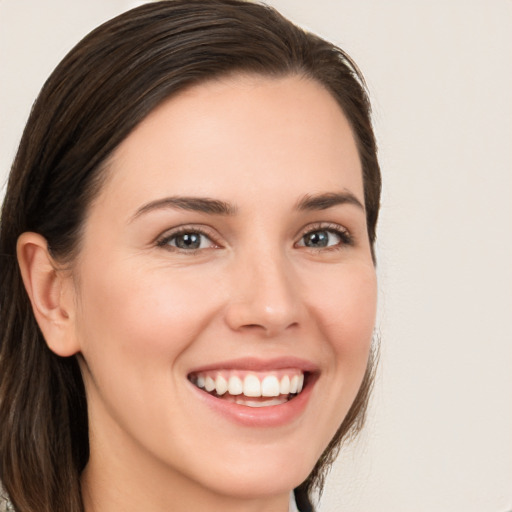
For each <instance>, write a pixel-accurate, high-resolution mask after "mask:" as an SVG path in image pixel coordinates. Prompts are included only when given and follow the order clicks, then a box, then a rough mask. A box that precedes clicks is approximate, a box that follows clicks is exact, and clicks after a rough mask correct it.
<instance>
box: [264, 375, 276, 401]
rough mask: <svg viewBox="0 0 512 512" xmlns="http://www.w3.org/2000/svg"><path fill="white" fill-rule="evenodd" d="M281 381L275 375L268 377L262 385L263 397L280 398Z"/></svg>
mask: <svg viewBox="0 0 512 512" xmlns="http://www.w3.org/2000/svg"><path fill="white" fill-rule="evenodd" d="M279 395H280V389H279V381H278V380H277V377H276V376H275V375H268V376H267V377H265V378H264V379H263V382H262V383H261V396H279Z"/></svg>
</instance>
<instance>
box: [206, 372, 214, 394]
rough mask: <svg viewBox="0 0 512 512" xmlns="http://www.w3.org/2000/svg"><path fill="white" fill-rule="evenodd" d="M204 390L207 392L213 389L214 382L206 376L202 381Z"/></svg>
mask: <svg viewBox="0 0 512 512" xmlns="http://www.w3.org/2000/svg"><path fill="white" fill-rule="evenodd" d="M204 389H206V391H208V392H210V391H213V390H214V389H215V381H214V380H213V379H212V378H211V377H210V376H207V377H206V379H204Z"/></svg>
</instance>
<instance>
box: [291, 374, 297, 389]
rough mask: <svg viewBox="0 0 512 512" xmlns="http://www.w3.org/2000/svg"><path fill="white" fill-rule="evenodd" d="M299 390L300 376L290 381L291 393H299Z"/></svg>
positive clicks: (295, 376)
mask: <svg viewBox="0 0 512 512" xmlns="http://www.w3.org/2000/svg"><path fill="white" fill-rule="evenodd" d="M298 388H299V377H298V375H294V376H293V377H292V379H291V380H290V393H297V390H298Z"/></svg>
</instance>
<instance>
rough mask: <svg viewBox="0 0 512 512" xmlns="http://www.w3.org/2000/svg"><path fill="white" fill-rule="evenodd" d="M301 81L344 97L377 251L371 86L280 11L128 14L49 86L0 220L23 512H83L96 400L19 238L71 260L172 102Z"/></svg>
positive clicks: (3, 336) (310, 484) (6, 411)
mask: <svg viewBox="0 0 512 512" xmlns="http://www.w3.org/2000/svg"><path fill="white" fill-rule="evenodd" d="M237 72H242V73H253V74H260V75H264V76H285V75H290V74H295V75H299V76H305V77H308V78H311V79H313V80H316V81H317V82H319V83H320V84H322V85H323V86H324V87H325V88H326V89H327V90H328V91H329V92H330V93H331V94H332V95H333V97H334V98H335V99H336V100H337V102H338V103H339V105H340V106H341V108H342V110H343V112H344V113H345V115H346V117H347V119H348V120H349V123H350V125H351V127H352V130H353V132H354V135H355V139H356V143H357V146H358V150H359V156H360V159H361V163H362V169H363V182H364V196H365V208H366V221H367V229H368V234H369V238H370V242H371V244H372V247H373V244H374V241H375V229H376V223H377V217H378V211H379V201H380V189H381V178H380V171H379V165H378V161H377V150H376V144H375V138H374V133H373V129H372V125H371V119H370V104H369V101H368V96H367V92H366V87H365V84H364V80H363V77H362V75H361V73H360V72H359V71H358V69H357V67H356V65H355V64H354V62H353V61H352V60H351V59H350V58H349V57H348V55H347V54H346V53H344V52H343V51H342V50H341V49H339V48H338V47H336V46H334V45H332V44H331V43H328V42H326V41H324V40H323V39H320V38H319V37H317V36H315V35H312V34H310V33H308V32H305V31H304V30H302V29H300V28H298V27H297V26H295V25H294V24H292V23H291V22H289V21H288V20H286V19H285V18H283V17H282V16H281V15H280V14H279V13H277V12H276V11H275V10H274V9H272V8H270V7H268V6H265V5H261V4H257V3H252V2H246V1H242V0H167V1H161V2H153V3H150V4H146V5H143V6H141V7H138V8H136V9H132V10H131V11H128V12H126V13H124V14H122V15H120V16H118V17H116V18H114V19H113V20H111V21H108V22H107V23H105V24H103V25H102V26H100V27H99V28H97V29H95V30H94V31H93V32H91V33H90V34H89V35H88V36H86V37H85V38H84V39H83V40H82V41H81V42H80V43H78V44H77V45H76V46H75V48H73V49H72V50H71V52H70V53H69V54H68V55H67V56H66V57H65V58H64V59H63V61H62V62H61V63H60V64H59V65H58V67H57V68H56V69H55V71H54V72H53V73H52V75H51V76H50V78H49V79H48V81H47V82H46V83H45V85H44V87H43V89H42V91H41V93H40V95H39V97H38V99H37V101H36V103H35V104H34V107H33V109H32V112H31V114H30V117H29V120H28V122H27V125H26V128H25V131H24V134H23V137H22V140H21V143H20V146H19V149H18V152H17V155H16V158H15V160H14V163H13V166H12V169H11V174H10V178H9V183H8V188H7V193H6V197H5V200H4V203H3V208H2V212H1V219H0V262H1V264H0V480H1V481H2V482H3V485H4V487H5V489H6V491H7V492H8V494H9V496H10V498H11V500H12V502H13V504H14V506H15V507H16V509H17V510H19V511H23V512H80V511H83V505H82V499H81V494H80V474H81V471H82V470H83V468H84V467H85V465H86V463H87V460H88V450H89V447H88V425H87V401H86V397H85V390H84V385H83V382H82V377H81V374H80V370H79V366H78V362H77V359H76V357H79V356H75V357H71V358H61V357H58V356H57V355H55V354H54V353H53V352H51V351H50V350H49V349H48V347H47V346H46V344H45V341H44V339H43V337H42V334H41V332H40V330H39V328H38V326H37V323H36V321H35V318H34V315H33V314H32V310H31V306H30V302H29V300H28V297H27V294H26V292H25V289H24V287H23V283H22V279H21V276H20V271H19V268H18V265H17V262H16V243H17V239H18V237H19V236H20V234H21V233H23V232H26V231H34V232H37V233H39V234H41V235H42V236H44V237H45V238H46V240H47V242H48V246H49V249H50V251H51V253H52V255H53V256H54V257H55V258H56V259H57V260H59V261H65V262H67V261H69V262H71V261H72V260H73V257H74V255H75V254H76V252H77V251H78V250H79V247H80V235H81V227H82V225H83V222H84V218H85V215H86V212H87V208H88V205H89V204H90V203H91V201H92V199H93V198H94V197H95V194H96V193H97V192H98V190H99V188H100V187H101V184H102V178H103V177H104V172H103V170H104V168H105V163H106V162H107V160H108V158H109V156H110V155H111V154H112V152H113V151H114V149H115V148H116V147H117V146H118V145H119V144H120V143H121V141H123V140H124V139H125V138H126V137H127V135H128V134H129V133H130V132H131V131H132V130H133V129H134V127H135V126H137V124H138V123H140V122H141V121H142V120H143V119H144V118H145V117H146V116H147V115H148V114H149V113H150V112H151V111H152V110H153V109H155V108H156V107H157V106H158V105H159V104H161V102H162V101H164V100H165V99H167V98H169V97H170V96H172V95H173V94H176V93H177V92H178V91H181V90H183V89H184V88H186V87H189V86H191V85H194V84H197V83H200V82H204V81H206V80H210V79H214V78H216V77H219V76H222V75H226V74H232V73H237ZM373 368H374V361H373V360H372V358H370V361H369V363H368V368H367V372H366V375H365V378H364V381H363V384H362V386H361V389H360V391H359V393H358V395H357V398H356V400H355V402H354V404H353V405H352V408H351V409H350V411H349V413H348V415H347V417H346V418H345V420H344V421H343V424H342V425H341V426H340V428H339V430H338V432H337V433H336V436H335V437H334V439H333V440H332V441H331V443H330V444H329V446H328V448H327V449H326V451H325V452H324V454H323V455H322V457H321V459H320V460H319V461H318V463H317V465H316V466H315V468H314V469H313V471H312V473H311V474H310V476H309V477H308V478H307V480H306V481H305V482H304V483H303V484H302V485H301V486H300V487H299V488H297V489H296V496H297V500H298V503H299V508H301V510H304V511H307V510H311V504H310V501H311V496H312V493H313V492H314V491H315V490H321V488H322V485H323V479H324V476H325V473H326V470H327V469H328V467H329V465H330V464H331V462H332V461H333V459H334V457H335V456H336V454H337V451H338V450H339V446H340V443H341V441H342V440H343V439H344V438H346V437H347V436H350V435H351V434H353V433H354V432H356V431H357V430H358V429H360V428H361V426H362V422H363V419H364V412H365V408H366V404H367V401H368V396H369V392H370V388H371V382H372V374H373Z"/></svg>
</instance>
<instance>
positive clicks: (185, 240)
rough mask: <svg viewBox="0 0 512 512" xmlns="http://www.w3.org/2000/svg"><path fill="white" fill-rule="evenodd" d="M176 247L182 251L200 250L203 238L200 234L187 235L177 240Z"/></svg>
mask: <svg viewBox="0 0 512 512" xmlns="http://www.w3.org/2000/svg"><path fill="white" fill-rule="evenodd" d="M176 245H177V246H178V247H179V248H180V249H198V248H199V246H200V245H201V236H200V235H199V234H198V233H187V234H185V235H181V236H179V237H177V238H176Z"/></svg>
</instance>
